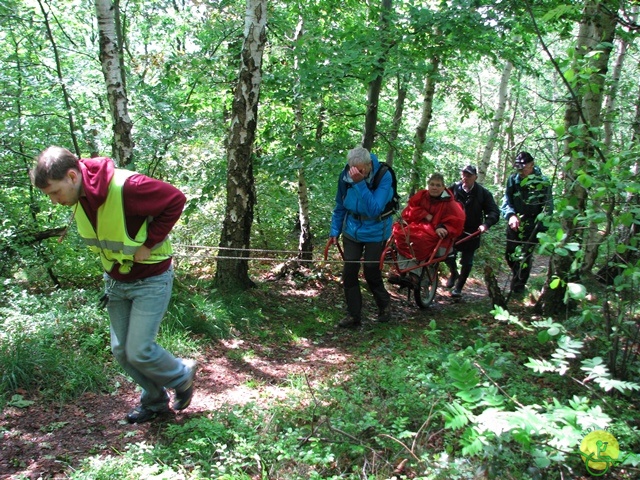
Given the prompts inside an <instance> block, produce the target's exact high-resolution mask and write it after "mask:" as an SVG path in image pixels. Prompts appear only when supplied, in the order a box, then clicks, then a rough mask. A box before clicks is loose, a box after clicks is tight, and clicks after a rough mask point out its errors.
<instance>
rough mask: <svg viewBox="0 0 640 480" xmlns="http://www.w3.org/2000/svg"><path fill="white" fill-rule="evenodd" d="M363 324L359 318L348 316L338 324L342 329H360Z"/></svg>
mask: <svg viewBox="0 0 640 480" xmlns="http://www.w3.org/2000/svg"><path fill="white" fill-rule="evenodd" d="M361 324H362V322H361V321H360V319H359V318H355V317H352V316H351V315H347V316H346V317H344V318H343V319H342V320H340V321H339V322H338V326H339V327H340V328H358V327H359V326H360V325H361Z"/></svg>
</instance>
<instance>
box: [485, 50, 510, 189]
mask: <svg viewBox="0 0 640 480" xmlns="http://www.w3.org/2000/svg"><path fill="white" fill-rule="evenodd" d="M512 70H513V64H512V63H511V62H509V61H507V62H506V63H505V65H504V68H503V69H502V77H501V78H500V88H499V89H498V105H497V106H496V110H495V112H494V114H493V120H492V122H491V130H490V131H489V137H488V138H487V143H486V145H485V147H484V152H483V153H482V158H481V159H480V164H479V165H478V181H479V182H481V183H482V182H484V177H485V175H486V173H487V168H488V167H489V165H490V164H491V155H492V154H493V148H494V146H495V143H496V140H497V139H498V136H499V134H500V129H501V127H502V123H503V121H504V111H505V108H506V105H507V93H508V87H509V79H510V78H511V71H512Z"/></svg>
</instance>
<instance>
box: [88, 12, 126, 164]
mask: <svg viewBox="0 0 640 480" xmlns="http://www.w3.org/2000/svg"><path fill="white" fill-rule="evenodd" d="M95 7H96V15H97V17H98V35H99V38H100V42H99V45H100V54H99V57H100V64H101V65H102V74H103V75H104V81H105V83H106V85H107V99H108V101H109V110H111V119H112V121H113V158H114V160H115V162H116V164H117V165H120V166H126V165H129V164H130V163H131V161H132V159H133V146H134V144H133V139H132V138H131V129H132V128H133V122H132V121H131V118H130V117H129V108H128V99H127V91H126V88H125V80H124V78H125V74H124V70H123V68H122V59H121V55H120V48H119V42H118V34H117V32H116V16H117V14H118V12H117V10H116V7H115V6H114V4H113V2H112V1H111V0H95Z"/></svg>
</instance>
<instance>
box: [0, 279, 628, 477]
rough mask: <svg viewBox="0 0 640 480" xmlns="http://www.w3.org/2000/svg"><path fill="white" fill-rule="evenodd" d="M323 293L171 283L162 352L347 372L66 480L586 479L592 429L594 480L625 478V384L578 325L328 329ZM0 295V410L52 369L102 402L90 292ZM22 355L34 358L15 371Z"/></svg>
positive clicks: (50, 386) (435, 317) (459, 321)
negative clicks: (598, 456)
mask: <svg viewBox="0 0 640 480" xmlns="http://www.w3.org/2000/svg"><path fill="white" fill-rule="evenodd" d="M299 286H300V285H297V286H296V287H299ZM275 287H277V288H275ZM331 288H332V286H331V285H328V284H324V285H323V284H317V282H315V283H314V282H310V283H309V285H307V286H306V289H305V290H304V293H302V291H300V292H298V291H297V290H296V288H292V287H291V285H288V286H287V287H286V288H285V286H284V285H278V284H276V283H269V282H264V283H260V284H259V285H258V288H257V289H255V290H253V291H249V292H246V293H244V294H241V295H237V296H234V297H228V296H227V297H225V296H221V295H219V294H218V293H217V292H216V291H215V290H212V289H209V288H208V287H207V286H206V285H202V284H197V283H194V282H191V283H190V282H188V281H186V280H185V281H184V282H179V283H177V285H176V289H175V298H174V301H173V302H172V307H171V309H170V312H169V313H168V319H167V322H165V325H164V326H163V330H162V332H161V342H163V344H166V345H169V346H170V347H169V348H170V349H173V350H174V351H176V353H177V354H181V355H182V354H184V355H190V354H197V353H198V351H199V350H200V349H202V348H204V347H205V346H206V345H208V344H209V343H211V342H213V341H215V340H216V339H219V338H228V337H231V336H238V337H240V338H245V339H248V340H251V344H252V345H253V346H254V347H253V349H252V350H251V351H243V352H238V353H237V354H236V355H238V356H239V358H245V357H247V356H259V355H268V354H273V352H274V351H277V350H283V349H284V350H285V351H287V350H286V348H284V347H287V346H292V345H293V346H298V347H300V349H302V350H303V349H304V348H310V347H309V346H319V347H331V348H333V349H335V350H336V352H338V353H340V354H342V355H345V356H347V357H348V358H349V359H350V360H349V361H347V362H343V363H342V364H340V365H336V366H334V367H333V368H331V367H330V366H327V368H326V374H325V375H324V376H323V377H322V378H320V379H316V380H315V381H314V382H311V381H309V379H308V378H307V375H306V374H304V373H300V374H297V375H292V376H290V378H289V379H288V381H287V382H284V384H283V385H282V386H281V387H282V390H283V391H284V392H285V393H286V395H285V396H284V398H281V397H279V398H278V399H276V398H275V397H274V398H273V399H271V400H269V399H267V400H265V401H263V402H260V404H257V403H249V404H246V405H225V406H224V407H223V408H221V409H219V410H215V411H210V412H205V413H203V414H199V415H192V416H190V417H189V419H188V420H186V421H184V423H180V424H173V423H170V424H162V425H161V426H160V427H159V428H160V429H161V430H160V441H158V442H156V443H153V444H152V443H149V442H138V443H132V444H130V445H129V447H128V449H127V450H126V451H123V452H114V454H112V455H110V456H107V457H104V456H100V457H98V456H95V457H90V458H87V459H85V461H84V462H83V463H82V465H79V466H75V467H74V469H73V470H70V471H69V472H68V476H69V478H73V479H92V480H93V479H110V478H116V477H117V478H127V479H148V478H185V479H205V478H216V479H234V480H235V479H247V480H250V479H251V480H253V479H267V478H268V479H354V480H355V479H362V478H366V479H372V480H374V479H391V478H397V479H409V478H412V479H476V478H495V479H532V480H533V479H555V478H558V479H559V478H580V477H581V476H583V475H586V474H587V472H586V470H585V464H584V462H583V459H582V457H581V455H580V449H579V447H580V443H581V441H582V439H583V438H584V437H585V435H586V434H587V433H588V432H589V431H592V430H594V429H606V430H608V431H609V432H611V433H613V434H614V435H615V437H616V439H617V440H618V441H619V443H620V451H621V455H620V457H619V461H618V462H617V463H613V464H611V465H610V471H609V472H608V473H607V475H608V476H607V478H621V479H622V478H624V479H630V478H636V477H637V473H638V462H639V460H640V459H639V458H638V456H637V455H635V454H634V452H638V451H640V435H639V434H638V426H639V425H638V420H637V419H638V410H637V409H638V404H637V402H636V401H635V400H634V399H636V398H637V393H638V390H637V384H636V383H634V382H632V381H628V382H618V381H616V380H614V379H612V378H611V377H610V376H609V375H608V374H607V372H606V369H602V368H599V367H600V364H599V363H598V361H597V357H593V356H591V354H592V353H593V352H592V351H590V350H589V349H590V348H591V347H589V345H588V344H587V343H586V342H583V341H578V340H577V331H578V330H579V328H580V327H581V325H582V324H581V323H580V322H579V321H577V320H571V319H569V320H568V321H566V322H565V323H564V324H559V323H556V322H554V321H552V320H550V319H546V320H545V319H537V318H531V317H530V316H529V317H528V318H520V317H519V316H518V315H515V314H513V313H511V312H507V311H502V310H500V309H496V310H495V311H494V310H492V307H491V306H490V305H488V304H486V302H485V301H475V302H474V301H469V302H462V303H459V304H454V305H448V306H447V307H441V306H438V307H432V308H431V309H428V310H426V311H420V310H418V309H417V308H415V309H414V310H411V312H413V313H410V314H409V316H408V317H407V318H404V319H403V320H402V321H400V322H392V323H389V324H385V325H372V324H366V325H365V327H364V328H363V329H361V330H357V331H337V330H336V329H335V328H334V325H335V323H336V321H337V319H338V318H339V315H340V310H341V309H340V308H337V307H338V306H339V305H336V302H335V301H334V300H331V299H332V298H334V297H328V296H327V294H326V291H325V290H331ZM7 293H8V294H9V298H10V306H9V307H7V309H3V310H2V315H3V318H5V321H4V322H5V328H4V329H3V338H2V344H1V346H2V351H1V352H0V354H1V355H2V362H3V364H4V362H8V363H7V364H8V365H10V366H11V365H13V367H12V368H10V369H8V370H7V372H12V373H8V374H5V373H3V378H2V384H1V385H2V392H3V393H2V394H3V396H4V397H3V398H5V401H6V400H7V399H8V398H9V395H10V394H11V392H12V391H14V390H15V389H16V388H21V389H25V390H27V391H34V390H37V392H38V394H39V395H43V396H45V395H50V394H52V393H51V392H53V391H54V389H55V387H56V386H57V384H56V380H55V379H50V378H47V376H46V375H44V374H43V373H42V372H43V370H47V371H48V370H51V369H54V368H55V369H58V371H65V372H66V375H65V376H64V377H58V378H65V381H66V378H67V377H69V376H70V377H71V378H74V377H75V378H77V379H78V383H80V382H79V380H80V379H84V380H85V381H84V383H82V387H79V386H76V387H74V386H73V385H72V384H71V385H69V386H67V387H65V389H64V390H65V392H66V394H67V395H71V394H72V392H76V393H77V392H78V391H80V390H81V389H96V390H100V389H103V390H104V389H107V390H108V389H109V385H108V384H104V383H99V382H100V381H102V382H105V380H104V379H108V378H113V373H115V370H113V369H115V367H113V366H112V365H111V364H110V360H109V352H108V327H107V323H108V322H107V319H106V313H105V312H104V311H101V310H97V309H96V308H95V305H94V302H93V297H92V296H91V294H89V293H88V292H83V291H75V292H70V291H60V292H56V293H55V295H53V294H49V295H44V294H28V293H25V292H24V291H23V290H18V289H16V290H15V291H12V290H11V289H9V290H8V291H7ZM523 311H524V310H523ZM11 312H13V313H11ZM523 317H524V316H523ZM27 339H30V340H29V341H27ZM25 343H26V344H27V345H28V348H29V349H30V350H29V351H27V352H25V351H23V349H24V348H27V347H25ZM258 347H260V348H261V349H260V350H255V349H256V348H258ZM52 352H58V354H57V358H56V359H51V356H52ZM71 352H77V353H74V355H73V356H72V358H71V359H70V360H66V356H67V355H68V354H70V353H71ZM583 352H584V353H585V354H586V353H587V352H588V353H589V356H586V355H583ZM27 356H28V357H29V358H31V359H38V360H33V361H32V362H31V364H30V363H29V362H27V365H23V364H22V360H23V359H24V358H26V357H27ZM288 360H292V359H288ZM61 362H64V363H61ZM82 362H86V363H82ZM49 363H51V365H49ZM74 363H78V364H77V365H74ZM327 363H329V360H328V359H327ZM89 365H99V369H102V370H101V371H100V372H94V371H93V370H92V369H91V368H89ZM93 368H95V367H93ZM105 369H106V370H108V371H105ZM67 370H71V371H72V374H71V375H69V372H67ZM3 372H4V370H3ZM585 378H588V379H589V380H588V381H585ZM100 379H103V380H100ZM92 381H93V382H95V383H93V384H92V383H91V382H92ZM72 383H73V382H72ZM251 385H252V384H251V383H249V386H251ZM261 385H262V384H261V383H260V382H255V386H256V387H259V386H261ZM56 395H58V396H60V395H61V394H59V393H57V394H56Z"/></svg>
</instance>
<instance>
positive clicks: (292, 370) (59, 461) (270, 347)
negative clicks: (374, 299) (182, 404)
mask: <svg viewBox="0 0 640 480" xmlns="http://www.w3.org/2000/svg"><path fill="white" fill-rule="evenodd" d="M442 268H443V272H441V280H440V287H439V288H438V293H437V296H436V299H435V302H434V303H433V304H432V305H431V306H430V307H429V308H428V309H426V310H420V309H418V307H417V306H416V305H415V303H414V302H413V299H412V298H411V299H410V300H407V296H406V290H398V289H397V287H390V292H391V294H392V297H393V320H392V322H391V323H392V324H395V325H403V324H404V325H406V327H407V328H416V329H417V330H418V329H421V328H423V327H424V325H426V324H427V323H428V322H430V321H431V320H432V319H436V321H439V320H441V319H442V317H443V313H444V312H446V313H447V315H446V316H447V317H449V318H452V317H455V316H456V312H457V311H464V310H468V308H469V303H473V304H475V303H485V302H486V303H488V302H489V298H488V296H487V294H486V289H485V288H484V285H483V284H482V283H481V281H480V280H477V279H470V280H469V282H468V284H467V286H466V287H465V290H464V295H463V298H462V300H456V299H453V298H451V297H450V295H449V292H448V291H447V290H446V289H445V288H444V283H445V281H446V274H447V272H446V268H445V267H442ZM540 273H541V272H538V274H540ZM502 282H503V283H504V279H502ZM503 283H501V285H503ZM256 294H258V295H263V296H264V298H263V299H261V301H262V302H263V304H264V305H265V306H269V304H271V306H272V308H274V309H276V308H277V307H278V306H282V305H286V309H287V311H295V309H296V308H300V309H306V308H308V304H307V303H305V302H306V300H305V299H308V298H309V296H320V297H321V298H320V300H319V301H320V302H322V303H324V304H326V305H334V306H335V305H342V304H343V301H342V291H341V288H340V285H339V281H336V279H333V280H332V281H329V282H327V283H321V284H318V285H314V284H313V283H312V282H311V283H308V284H305V285H303V286H302V287H300V286H296V284H294V283H292V282H286V281H284V280H283V281H280V282H277V283H276V282H274V284H273V285H272V287H271V288H270V289H269V292H268V293H266V292H262V291H260V292H257V293H256ZM364 297H365V302H366V303H365V311H368V312H369V313H370V318H373V314H374V308H373V305H372V304H371V299H370V298H369V297H370V295H368V294H365V295H364ZM367 302H368V303H367ZM296 303H297V304H298V305H296ZM376 328H385V326H381V325H376V324H374V323H373V322H371V321H365V322H364V324H363V326H362V328H361V329H360V330H357V331H344V330H341V329H338V328H333V329H329V331H327V332H325V333H323V334H322V335H319V336H314V337H312V338H310V339H308V338H301V339H298V340H297V341H296V342H293V343H292V342H288V343H282V344H273V343H271V344H265V343H264V342H262V341H260V340H259V337H256V338H255V339H254V338H242V337H240V336H238V337H236V338H229V339H225V340H218V341H215V342H212V343H211V344H210V345H209V346H208V347H207V348H206V349H205V350H203V351H202V352H201V355H200V358H198V361H199V365H200V368H199V371H198V376H197V381H196V386H197V389H196V392H195V395H194V399H193V402H192V404H191V406H190V407H189V408H188V409H187V410H185V411H184V412H180V413H178V414H175V415H166V416H164V417H160V418H159V419H157V420H155V421H153V422H150V423H146V424H141V425H129V424H127V423H126V422H125V421H124V420H123V418H124V414H125V413H126V412H127V411H128V410H129V409H130V408H132V407H133V406H135V404H136V403H137V400H138V396H139V393H138V392H136V389H135V385H134V384H133V383H132V382H130V381H129V380H128V379H127V378H126V377H124V376H122V377H119V378H117V379H114V383H115V384H116V387H115V388H114V391H113V392H106V393H85V394H83V395H82V396H81V397H79V398H78V399H77V400H75V401H73V402H70V403H67V404H65V405H59V404H53V403H43V402H41V401H39V399H38V398H29V397H28V395H27V394H26V392H17V394H19V395H20V394H22V395H23V396H24V398H25V400H29V401H32V402H33V403H32V404H30V405H28V406H27V405H25V406H20V405H19V404H17V405H16V406H9V407H7V408H6V409H5V410H4V411H3V412H2V413H1V414H0V434H1V435H2V441H1V444H0V479H3V480H5V479H12V480H13V479H17V478H21V479H34V480H35V479H39V478H54V479H55V478H66V476H67V475H68V473H69V472H70V471H72V470H73V469H74V468H77V467H78V466H79V465H80V463H81V461H82V460H83V459H86V458H89V457H93V456H108V455H111V456H115V455H118V454H119V453H120V452H124V451H126V449H127V447H128V445H131V444H135V443H139V442H147V443H149V444H153V443H155V442H157V441H158V440H159V438H160V436H161V430H162V426H163V425H164V424H166V423H183V422H185V421H187V420H188V419H190V418H195V417H198V416H206V415H208V414H209V413H210V412H213V411H215V410H217V409H220V408H221V407H223V406H225V405H240V404H244V403H247V402H255V403H257V404H261V403H263V404H265V405H267V404H269V403H271V402H274V401H276V400H278V399H282V398H284V397H285V396H286V395H287V387H288V385H289V380H290V379H291V378H294V377H304V379H305V381H306V382H307V383H308V385H309V386H310V388H313V386H314V385H316V384H319V383H321V382H324V381H325V380H326V379H328V378H330V377H331V376H334V375H336V374H339V373H340V372H344V371H348V370H349V368H350V366H351V364H352V363H353V362H354V361H355V360H356V359H357V357H355V356H354V352H355V351H356V348H357V344H358V341H359V340H360V339H361V338H363V337H365V336H366V335H367V334H368V332H372V331H373V330H374V329H376ZM243 352H251V355H243Z"/></svg>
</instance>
